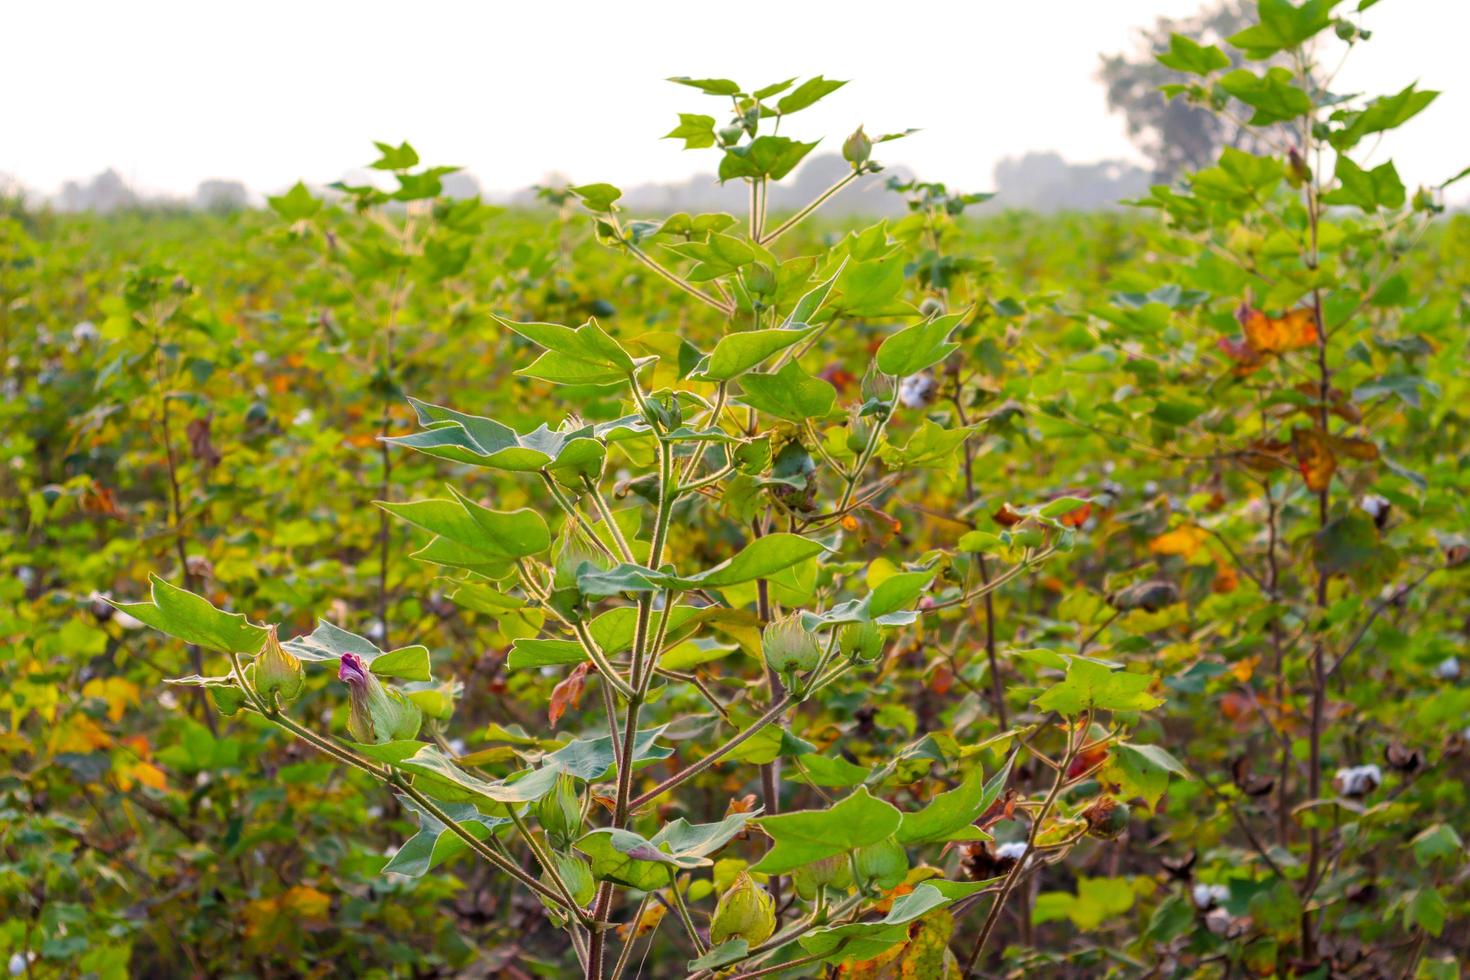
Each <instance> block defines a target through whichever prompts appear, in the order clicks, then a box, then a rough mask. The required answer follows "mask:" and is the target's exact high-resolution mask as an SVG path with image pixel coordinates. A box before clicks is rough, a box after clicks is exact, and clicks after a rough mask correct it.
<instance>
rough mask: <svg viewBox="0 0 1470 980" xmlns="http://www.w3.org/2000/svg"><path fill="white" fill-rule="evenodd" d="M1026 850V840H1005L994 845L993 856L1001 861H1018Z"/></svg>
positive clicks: (1024, 854)
mask: <svg viewBox="0 0 1470 980" xmlns="http://www.w3.org/2000/svg"><path fill="white" fill-rule="evenodd" d="M1026 850H1027V847H1026V842H1025V841H1023V840H1013V841H1007V842H1006V843H1004V844H997V845H996V847H995V856H996V857H998V858H1000V859H1001V860H1002V861H1019V860H1021V858H1023V857H1025V856H1026Z"/></svg>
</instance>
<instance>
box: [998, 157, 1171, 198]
mask: <svg viewBox="0 0 1470 980" xmlns="http://www.w3.org/2000/svg"><path fill="white" fill-rule="evenodd" d="M1148 185H1149V173H1148V170H1147V169H1146V168H1144V167H1140V166H1138V165H1136V164H1131V163H1127V162H1125V161H1122V160H1098V161H1094V162H1092V163H1068V162H1067V161H1066V160H1065V159H1063V158H1062V156H1061V155H1060V154H1058V153H1053V152H1044V153H1027V154H1024V155H1023V156H1019V157H1006V158H1005V159H1003V160H1001V161H1000V162H999V163H997V164H996V165H995V200H993V201H991V202H990V203H989V205H987V207H988V208H989V209H992V210H1004V209H1008V208H1026V209H1029V210H1032V211H1040V212H1043V213H1046V212H1053V211H1096V210H1099V209H1105V208H1113V207H1117V206H1118V202H1119V201H1121V200H1123V199H1125V198H1131V197H1138V196H1139V195H1141V194H1146V193H1148Z"/></svg>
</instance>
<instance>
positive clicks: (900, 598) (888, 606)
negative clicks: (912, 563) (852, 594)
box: [867, 571, 936, 619]
mask: <svg viewBox="0 0 1470 980" xmlns="http://www.w3.org/2000/svg"><path fill="white" fill-rule="evenodd" d="M935 574H936V573H935V572H934V571H925V572H900V573H898V574H897V575H890V576H888V577H887V578H886V579H884V580H883V581H882V582H880V583H879V584H878V587H877V588H876V589H874V590H873V591H872V592H871V593H870V594H869V596H868V606H867V612H868V615H869V616H871V617H872V618H873V619H878V618H879V617H881V616H886V615H888V614H889V613H891V612H896V611H897V610H899V609H908V608H911V607H912V606H913V604H914V603H915V602H917V601H918V598H919V596H921V595H923V594H924V590H925V589H927V588H928V587H929V583H930V582H932V581H934V576H935Z"/></svg>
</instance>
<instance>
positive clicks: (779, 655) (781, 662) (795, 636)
mask: <svg viewBox="0 0 1470 980" xmlns="http://www.w3.org/2000/svg"><path fill="white" fill-rule="evenodd" d="M761 652H762V653H764V654H765V657H766V666H768V667H770V668H771V669H772V670H774V671H775V672H776V673H778V674H780V675H781V676H782V677H792V678H794V677H795V676H796V674H798V673H800V672H802V671H808V670H811V669H812V668H814V667H816V666H817V661H819V660H821V659H822V651H821V648H820V647H818V646H817V638H816V637H815V636H813V635H812V634H811V633H809V632H808V631H807V630H806V628H805V627H803V626H802V625H801V613H792V614H791V615H789V616H785V617H783V618H781V619H778V620H776V621H775V622H773V623H771V624H769V625H768V626H767V627H766V628H765V630H764V631H763V632H762V633H761Z"/></svg>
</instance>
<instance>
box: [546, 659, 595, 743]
mask: <svg viewBox="0 0 1470 980" xmlns="http://www.w3.org/2000/svg"><path fill="white" fill-rule="evenodd" d="M591 666H592V664H591V663H589V662H588V661H585V660H584V661H582V662H581V663H579V664H577V666H576V667H573V668H572V672H571V673H570V674H568V675H567V676H566V677H565V678H564V679H563V680H562V681H561V682H560V683H558V684H557V685H556V687H554V688H552V690H551V703H550V704H549V705H548V706H547V709H546V717H547V718H548V719H550V721H551V727H552V728H555V727H556V723H557V722H558V721H560V720H561V716H562V715H564V714H566V711H567V708H569V707H571V708H575V707H576V706H577V704H578V703H579V702H580V701H581V700H582V690H583V689H584V688H585V687H586V686H587V671H588V669H590V668H591Z"/></svg>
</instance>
